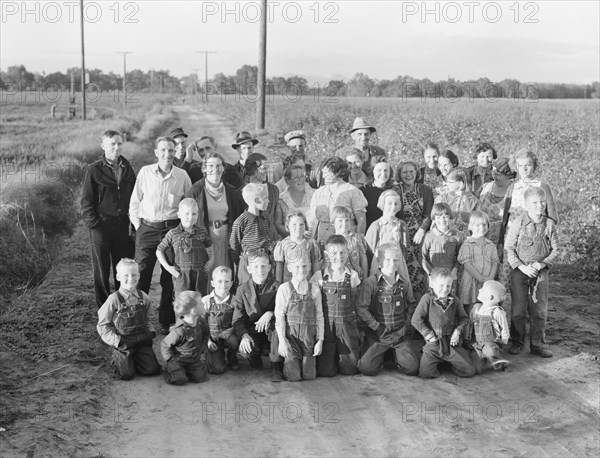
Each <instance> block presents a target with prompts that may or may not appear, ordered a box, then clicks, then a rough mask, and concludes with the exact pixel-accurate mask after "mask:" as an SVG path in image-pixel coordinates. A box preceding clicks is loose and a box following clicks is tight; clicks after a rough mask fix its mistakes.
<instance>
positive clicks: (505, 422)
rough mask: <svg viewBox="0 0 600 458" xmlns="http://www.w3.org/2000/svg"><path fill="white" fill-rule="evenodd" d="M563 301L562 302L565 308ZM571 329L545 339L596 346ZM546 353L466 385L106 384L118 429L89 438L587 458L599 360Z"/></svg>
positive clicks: (204, 123)
mask: <svg viewBox="0 0 600 458" xmlns="http://www.w3.org/2000/svg"><path fill="white" fill-rule="evenodd" d="M177 111H178V113H179V115H180V118H181V124H182V125H183V126H184V128H185V129H186V130H190V131H191V132H192V137H193V138H194V137H195V135H200V134H204V133H205V132H206V133H208V135H213V136H215V138H216V139H217V142H218V143H219V145H220V148H219V151H220V152H221V153H224V152H225V151H227V152H229V151H231V152H233V153H235V152H234V151H233V149H230V148H228V145H229V143H230V140H231V135H232V130H231V129H230V127H229V126H226V125H224V124H222V123H220V122H219V120H218V119H217V118H215V117H214V116H212V115H210V114H208V113H204V112H198V111H196V110H194V109H192V108H191V107H180V108H179V107H178V108H177ZM228 160H229V157H228ZM155 283H158V282H155ZM158 293H159V292H158V291H157V290H154V289H153V290H152V291H151V294H152V295H153V296H155V297H157V294H158ZM571 300H573V299H571ZM568 301H569V298H567V297H561V302H562V304H563V308H565V307H564V306H565V304H567V305H568ZM575 301H577V299H575ZM571 305H572V306H573V308H575V307H577V304H576V303H574V304H571ZM567 308H568V307H567ZM562 313H563V312H562V310H561V314H562ZM551 320H552V321H553V322H554V323H557V317H556V316H555V317H551ZM561 321H562V320H561ZM569 324H570V326H569V327H567V328H566V329H564V331H562V330H561V329H560V328H558V326H552V327H551V335H550V338H551V339H556V340H557V343H558V342H559V341H561V340H568V336H569V334H571V333H572V332H576V333H577V332H578V333H580V334H581V335H582V339H584V340H585V339H588V340H587V341H586V342H587V344H586V343H583V344H582V345H584V348H581V347H580V348H578V349H577V352H578V351H581V350H582V349H584V350H585V349H588V350H589V349H591V348H593V347H594V340H595V341H596V344H597V336H598V328H597V324H596V323H591V324H590V323H589V320H588V324H587V325H585V326H584V325H583V324H582V323H580V320H579V319H576V320H573V318H571V323H569ZM555 327H556V328H557V329H554V328H555ZM583 328H586V329H583ZM586 333H587V334H586ZM594 336H595V339H594ZM590 338H591V341H590ZM157 344H158V342H157ZM590 346H591V348H590ZM155 349H156V350H157V353H159V351H158V346H157V347H156V348H155ZM553 350H555V353H556V356H555V357H554V358H553V359H551V360H541V359H540V358H537V357H533V356H531V355H529V354H527V353H525V354H523V355H521V356H519V357H513V358H512V362H513V366H512V368H511V370H510V371H506V372H500V373H493V372H488V373H485V374H483V375H480V376H477V377H475V378H473V379H468V380H464V379H459V378H457V377H455V376H453V375H450V374H445V375H444V376H442V377H441V378H440V379H438V380H434V381H423V380H419V379H417V378H414V377H404V376H401V375H399V374H396V373H394V372H393V371H391V370H388V371H385V372H384V373H383V374H381V375H379V376H377V377H364V376H354V377H336V378H334V379H318V380H316V381H313V382H304V383H285V382H284V383H271V382H270V381H269V379H268V373H267V371H266V370H262V371H257V370H250V369H249V368H248V367H247V366H246V365H243V366H242V370H240V371H239V372H237V373H232V372H228V373H226V374H224V375H222V376H214V375H213V376H211V377H210V380H209V381H208V382H207V383H204V384H200V385H187V386H183V387H173V386H168V385H167V384H166V383H165V382H164V379H163V378H162V377H155V378H151V379H142V378H137V379H135V380H133V381H132V382H128V383H114V384H113V386H112V389H111V395H112V397H111V399H107V400H106V401H107V405H110V406H117V407H116V410H115V412H116V411H118V413H119V414H120V415H116V417H115V420H119V421H114V422H112V421H110V422H104V424H102V425H100V426H101V427H100V428H99V429H98V430H97V433H96V434H94V435H93V436H92V437H91V438H89V440H90V441H92V442H94V443H95V444H97V447H98V449H99V450H100V451H101V452H102V454H104V455H105V456H117V455H119V456H140V455H142V456H165V455H170V456H191V455H203V456H204V455H209V456H212V455H233V456H236V455H242V456H246V455H252V456H281V455H283V456H293V455H326V456H365V455H368V456H383V455H387V456H390V455H396V456H397V455H421V456H423V455H431V454H435V455H438V456H440V455H442V456H455V455H466V456H480V455H488V454H489V455H493V456H523V455H528V456H557V455H560V456H581V455H589V454H596V453H598V452H599V450H598V438H599V433H598V431H599V429H598V426H599V420H598V419H599V417H598V409H599V402H600V399H599V394H598V386H599V385H598V363H597V360H596V359H595V357H593V356H591V355H589V354H587V353H581V354H579V355H575V354H573V352H572V351H569V350H570V349H568V348H565V347H562V346H560V347H556V346H553ZM571 350H572V349H571Z"/></svg>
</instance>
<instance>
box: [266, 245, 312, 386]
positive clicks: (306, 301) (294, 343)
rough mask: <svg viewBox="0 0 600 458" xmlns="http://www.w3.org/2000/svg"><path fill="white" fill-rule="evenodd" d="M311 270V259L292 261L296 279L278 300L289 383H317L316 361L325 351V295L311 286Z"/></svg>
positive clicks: (282, 351)
mask: <svg viewBox="0 0 600 458" xmlns="http://www.w3.org/2000/svg"><path fill="white" fill-rule="evenodd" d="M310 268H311V262H310V260H309V258H308V256H307V255H302V256H300V257H299V258H298V259H294V260H291V261H289V262H288V269H289V271H290V272H291V274H292V279H291V280H290V281H288V282H286V283H284V284H283V285H281V287H280V288H279V289H278V290H277V296H276V297H275V329H276V330H277V336H278V337H279V355H280V356H282V357H284V358H285V361H284V364H283V376H284V377H285V379H286V380H288V381H289V382H298V381H300V380H314V379H315V377H316V375H317V374H316V357H317V356H319V355H320V354H321V351H322V349H323V335H324V324H323V308H322V305H321V291H320V290H319V287H318V286H317V285H314V284H312V283H309V282H308V274H309V273H310Z"/></svg>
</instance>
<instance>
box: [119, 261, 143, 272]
mask: <svg viewBox="0 0 600 458" xmlns="http://www.w3.org/2000/svg"><path fill="white" fill-rule="evenodd" d="M128 266H135V267H137V269H138V271H139V270H140V266H139V265H138V263H137V262H135V261H134V260H133V259H130V258H121V260H120V261H119V262H118V263H117V267H116V269H117V272H120V271H121V269H123V268H125V267H128Z"/></svg>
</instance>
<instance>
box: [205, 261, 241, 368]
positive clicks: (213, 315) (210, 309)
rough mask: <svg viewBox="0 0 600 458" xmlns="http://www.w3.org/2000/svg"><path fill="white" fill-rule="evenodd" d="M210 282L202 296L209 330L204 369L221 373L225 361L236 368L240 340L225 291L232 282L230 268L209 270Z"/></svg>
mask: <svg viewBox="0 0 600 458" xmlns="http://www.w3.org/2000/svg"><path fill="white" fill-rule="evenodd" d="M210 284H211V286H212V287H213V288H214V289H213V291H212V292H211V293H210V294H209V295H208V296H204V297H203V298H202V303H203V304H204V311H205V312H206V321H207V322H208V327H209V329H210V338H209V339H208V370H209V372H211V373H213V374H222V373H223V372H225V369H227V365H228V364H229V367H230V368H231V369H233V370H238V369H239V368H240V365H239V363H238V360H237V356H236V355H237V351H238V347H239V345H240V341H239V339H238V338H237V336H236V335H235V332H233V325H232V319H233V306H232V305H231V294H230V292H229V290H230V289H231V285H233V271H232V270H231V269H230V268H229V267H227V266H219V267H217V268H216V269H215V270H213V273H212V280H211V282H210ZM225 350H227V357H225Z"/></svg>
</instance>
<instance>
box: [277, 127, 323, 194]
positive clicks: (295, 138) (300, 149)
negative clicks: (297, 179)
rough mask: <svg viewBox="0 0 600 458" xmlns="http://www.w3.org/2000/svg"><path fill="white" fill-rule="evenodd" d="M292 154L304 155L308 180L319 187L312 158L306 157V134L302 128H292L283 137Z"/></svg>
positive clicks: (312, 185) (313, 185)
mask: <svg viewBox="0 0 600 458" xmlns="http://www.w3.org/2000/svg"><path fill="white" fill-rule="evenodd" d="M283 139H284V140H285V144H286V146H287V147H288V149H289V150H290V154H292V155H298V156H302V158H303V159H304V164H305V168H306V182H307V183H308V184H309V185H310V186H311V187H313V188H317V187H318V186H317V177H316V173H315V171H313V165H312V162H311V160H310V159H308V158H307V157H306V134H305V133H304V131H302V130H292V131H291V132H288V133H287V134H285V136H284V137H283Z"/></svg>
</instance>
